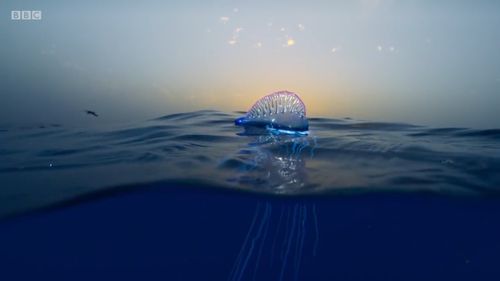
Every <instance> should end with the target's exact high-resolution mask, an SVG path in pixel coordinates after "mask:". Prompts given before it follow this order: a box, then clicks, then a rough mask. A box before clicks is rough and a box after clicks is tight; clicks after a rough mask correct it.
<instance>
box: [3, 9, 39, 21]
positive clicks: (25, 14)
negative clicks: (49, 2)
mask: <svg viewBox="0 0 500 281" xmlns="http://www.w3.org/2000/svg"><path fill="white" fill-rule="evenodd" d="M10 19H11V20H41V19H42V11H11V13H10Z"/></svg>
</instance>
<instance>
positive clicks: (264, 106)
mask: <svg viewBox="0 0 500 281" xmlns="http://www.w3.org/2000/svg"><path fill="white" fill-rule="evenodd" d="M234 123H235V125H237V126H244V127H257V128H265V129H267V130H270V131H271V132H273V133H283V134H300V135H307V134H308V129H309V122H308V121H307V117H306V107H305V105H304V102H303V101H302V100H301V99H300V97H299V96H298V95H297V94H296V93H293V92H289V91H278V92H274V93H272V94H269V95H267V96H264V97H262V98H261V99H259V100H258V101H257V102H256V103H255V104H254V105H253V106H252V107H251V108H250V110H249V111H248V112H247V113H246V115H245V116H243V117H240V118H238V119H236V120H235V121H234Z"/></svg>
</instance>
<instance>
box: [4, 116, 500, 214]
mask: <svg viewBox="0 0 500 281" xmlns="http://www.w3.org/2000/svg"><path fill="white" fill-rule="evenodd" d="M239 116H241V112H235V113H223V112H218V111H196V112H190V113H181V114H172V115H167V116H163V117H159V118H156V119H154V120H147V121H143V122H139V123H135V124H126V125H121V126H120V127H118V128H117V127H116V126H115V127H112V128H108V127H102V126H101V127H99V126H96V127H91V128H89V127H86V128H67V127H63V126H59V125H47V124H43V125H37V126H32V127H2V128H1V130H0V136H1V138H2V144H1V147H0V159H1V161H0V182H1V183H2V184H1V189H0V217H2V216H6V215H9V214H15V213H19V212H24V211H27V210H31V209H35V208H39V207H44V206H48V205H51V204H55V203H60V202H64V201H65V200H68V199H71V198H75V197H78V196H80V195H84V194H89V193H93V192H103V191H106V190H120V189H130V188H133V187H134V185H137V184H144V183H151V182H161V183H163V184H165V185H171V184H177V185H179V184H184V185H194V186H199V187H203V186H207V187H208V188H213V187H217V188H227V189H231V190H232V189H237V190H246V191H252V192H264V193H271V194H281V195H304V194H326V193H351V192H354V193H358V192H360V193H363V192H378V191H397V192H414V191H419V192H420V191H421V192H433V193H439V194H451V195H489V194H498V193H499V191H500V173H498V171H499V169H500V130H499V129H492V130H472V129H465V128H429V127H424V126H417V125H410V124H399V123H380V122H368V121H359V120H352V119H349V118H346V119H328V118H309V134H308V135H307V136H287V135H276V134H270V133H269V132H266V131H265V130H264V131H262V130H260V131H251V130H247V131H245V130H244V129H242V128H241V127H237V126H234V123H233V122H234V120H235V119H236V118H237V117H239ZM97 121H98V119H96V122H97Z"/></svg>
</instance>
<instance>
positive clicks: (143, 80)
mask: <svg viewBox="0 0 500 281" xmlns="http://www.w3.org/2000/svg"><path fill="white" fill-rule="evenodd" d="M12 10H41V11H42V15H43V17H42V20H41V21H13V20H11V19H10V16H11V11H12ZM499 26H500V2H499V1H384V0H378V1H376V0H363V1H202V0H199V1H192V0H189V1H93V0H86V1H50V0H49V1H1V2H0V38H2V39H1V44H0V104H1V105H2V111H1V112H0V124H6V123H7V124H8V123H16V124H17V123H30V122H51V123H63V124H66V123H84V124H85V123H88V122H95V120H92V119H89V118H88V116H85V115H84V114H83V113H82V111H83V110H85V109H92V110H95V111H97V112H98V113H100V114H101V116H100V120H101V121H102V122H128V121H140V120H143V119H147V118H153V117H158V116H162V115H166V114H170V113H176V112H182V111H192V110H199V109H217V110H222V111H236V110H247V109H248V108H249V107H250V106H251V105H252V103H253V102H254V101H255V100H256V99H258V98H259V97H261V96H263V95H265V94H267V93H270V92H272V91H275V90H280V89H286V90H290V91H294V92H297V93H298V94H299V95H300V96H301V97H302V99H303V100H304V102H305V103H306V106H307V109H308V114H309V115H314V116H328V117H352V118H357V119H367V120H375V121H391V122H409V123H414V124H422V125H431V126H464V127H476V128H490V127H499V121H498V120H500V110H498V107H499V105H500V51H499V50H500V32H499V31H498V28H499Z"/></svg>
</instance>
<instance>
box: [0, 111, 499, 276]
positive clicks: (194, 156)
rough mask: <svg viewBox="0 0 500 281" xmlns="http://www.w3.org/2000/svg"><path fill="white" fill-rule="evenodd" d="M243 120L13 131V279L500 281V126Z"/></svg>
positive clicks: (0, 152) (1, 223)
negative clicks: (272, 125) (293, 129)
mask: <svg viewBox="0 0 500 281" xmlns="http://www.w3.org/2000/svg"><path fill="white" fill-rule="evenodd" d="M241 114H242V113H241V112H234V113H224V112H218V111H197V112H190V113H181V114H172V115H167V116H163V117H159V118H156V119H153V120H147V121H143V122H139V123H135V124H125V125H121V126H120V127H117V126H114V127H105V126H95V127H85V128H68V127H64V126H60V125H57V124H53V125H47V124H42V125H37V126H24V127H2V128H0V136H1V138H2V143H1V145H2V146H1V147H0V156H1V160H2V161H0V183H1V188H0V218H2V219H1V220H0V249H1V252H0V269H1V270H0V280H33V279H40V278H42V279H50V280H89V279H92V280H110V279H120V280H138V279H147V280H229V281H236V280H280V281H282V280H448V279H449V280H498V277H499V276H500V270H499V268H498V266H497V263H498V260H500V242H499V241H498V237H500V224H499V223H498V218H499V216H500V200H498V199H499V197H498V196H497V195H498V194H499V191H500V173H498V170H499V168H500V153H499V151H500V130H472V129H465V128H429V127H424V126H416V125H410V124H399V123H380V122H368V121H360V120H352V119H349V118H345V119H327V118H309V132H308V134H307V135H286V134H277V133H276V132H275V131H271V132H270V131H268V130H266V129H262V128H258V129H257V128H254V129H252V128H246V129H244V128H242V127H237V126H235V125H234V120H235V119H236V118H237V117H239V116H241ZM96 120H98V119H96ZM245 191H247V192H245ZM26 269H29V270H26Z"/></svg>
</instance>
